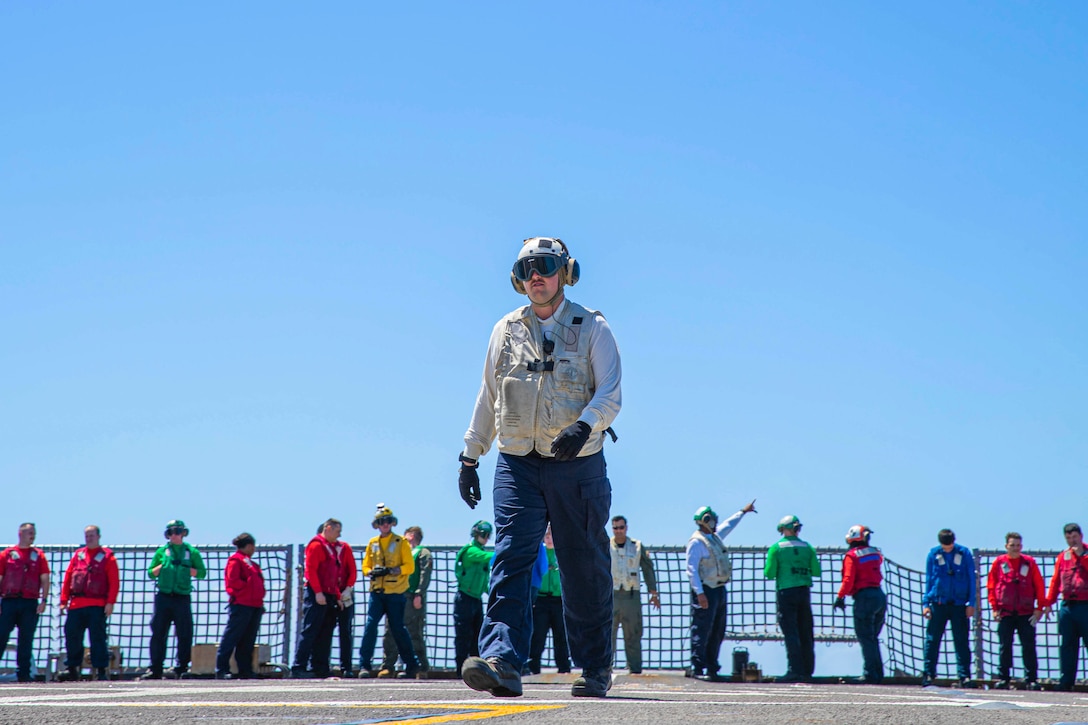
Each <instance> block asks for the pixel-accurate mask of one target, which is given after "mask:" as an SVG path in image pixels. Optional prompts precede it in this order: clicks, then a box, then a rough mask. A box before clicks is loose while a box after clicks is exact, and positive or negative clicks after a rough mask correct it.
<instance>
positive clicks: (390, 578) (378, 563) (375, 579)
mask: <svg viewBox="0 0 1088 725" xmlns="http://www.w3.org/2000/svg"><path fill="white" fill-rule="evenodd" d="M371 525H372V526H373V527H374V528H375V529H377V530H378V535H377V536H375V537H374V538H372V539H371V540H370V542H369V543H368V544H367V545H366V552H365V553H364V554H363V576H365V577H368V578H369V579H370V602H369V604H368V605H367V609H366V627H365V628H364V629H363V644H362V646H361V647H360V648H359V677H376V676H377V674H378V673H377V671H376V670H374V668H373V667H372V666H371V660H372V659H373V657H374V646H375V645H376V644H377V642H378V623H379V622H381V621H382V617H387V618H388V619H387V622H386V626H387V627H389V629H390V630H391V631H392V632H393V641H394V642H396V643H397V649H398V650H400V654H401V659H403V660H404V666H405V670H404V674H405V677H410V678H412V677H415V676H416V675H417V674H419V672H420V669H419V660H418V659H416V656H415V653H414V652H413V651H412V637H411V635H410V634H409V633H408V628H407V627H406V626H404V604H405V601H406V598H405V592H407V591H408V577H409V575H410V574H411V573H412V572H413V571H415V568H416V567H415V561H414V560H413V559H412V545H411V544H410V543H409V542H408V540H407V539H405V538H403V537H401V536H397V535H396V534H394V533H393V527H394V526H396V525H397V517H396V516H394V515H393V510H392V509H390V508H389V507H388V506H386V505H385V504H384V503H380V504H378V510H377V511H376V512H375V513H374V521H372V522H371Z"/></svg>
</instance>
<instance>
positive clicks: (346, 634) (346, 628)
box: [336, 603, 355, 672]
mask: <svg viewBox="0 0 1088 725" xmlns="http://www.w3.org/2000/svg"><path fill="white" fill-rule="evenodd" d="M336 632H337V633H338V634H339V635H340V671H341V672H351V654H352V652H354V651H355V604H354V603H352V605H351V606H350V607H344V608H343V609H337V610H336Z"/></svg>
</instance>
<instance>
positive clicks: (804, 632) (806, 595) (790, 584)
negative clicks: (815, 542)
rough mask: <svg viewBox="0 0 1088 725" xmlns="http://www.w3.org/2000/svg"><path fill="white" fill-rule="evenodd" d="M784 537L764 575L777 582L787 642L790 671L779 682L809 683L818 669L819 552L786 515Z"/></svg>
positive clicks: (781, 623) (780, 527)
mask: <svg viewBox="0 0 1088 725" xmlns="http://www.w3.org/2000/svg"><path fill="white" fill-rule="evenodd" d="M778 531H779V533H781V534H782V538H781V539H779V540H778V541H776V542H775V543H774V544H773V545H772V546H771V548H770V549H768V551H767V564H766V565H765V566H764V567H763V575H764V576H766V577H767V578H768V579H774V580H775V589H776V590H777V600H778V626H779V628H780V629H781V630H782V637H783V638H784V639H785V640H786V661H787V663H788V664H787V671H786V674H785V676H783V677H779V678H778V679H777V680H776V682H809V681H811V680H812V673H813V671H814V670H815V668H816V644H815V641H814V639H813V637H814V633H813V626H812V598H811V590H812V579H813V577H818V576H820V560H819V559H818V558H817V557H816V550H815V549H813V548H812V547H811V546H809V544H807V543H806V542H804V541H801V539H800V538H798V535H799V534H800V533H801V521H800V519H798V518H797V517H796V516H792V515H791V516H786V517H784V518H783V519H782V520H781V521H779V522H778Z"/></svg>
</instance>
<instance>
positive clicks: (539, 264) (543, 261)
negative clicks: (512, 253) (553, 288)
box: [514, 254, 563, 282]
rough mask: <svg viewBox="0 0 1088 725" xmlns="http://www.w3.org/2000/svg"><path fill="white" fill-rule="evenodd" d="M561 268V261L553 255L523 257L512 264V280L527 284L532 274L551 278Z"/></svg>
mask: <svg viewBox="0 0 1088 725" xmlns="http://www.w3.org/2000/svg"><path fill="white" fill-rule="evenodd" d="M562 266H563V260H562V259H560V258H559V257H557V256H555V255H554V254H540V255H537V256H534V257H525V258H524V259H519V260H518V261H516V262H514V278H515V279H517V280H518V281H519V282H528V281H529V280H530V279H531V278H532V276H533V272H536V273H537V274H539V275H540V276H541V277H551V276H552V275H553V274H556V273H557V272H558V271H559V270H560V268H562Z"/></svg>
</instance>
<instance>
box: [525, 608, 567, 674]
mask: <svg viewBox="0 0 1088 725" xmlns="http://www.w3.org/2000/svg"><path fill="white" fill-rule="evenodd" d="M548 630H551V633H552V653H553V654H554V655H555V666H556V668H557V669H558V670H559V671H560V672H570V648H569V647H568V646H567V628H566V627H565V626H564V624H563V597H550V596H547V595H543V594H542V595H539V596H537V598H536V601H535V602H534V603H533V636H532V639H531V640H530V646H529V671H530V672H532V673H533V674H540V656H541V655H543V654H544V646H545V645H546V644H547V642H548Z"/></svg>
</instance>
